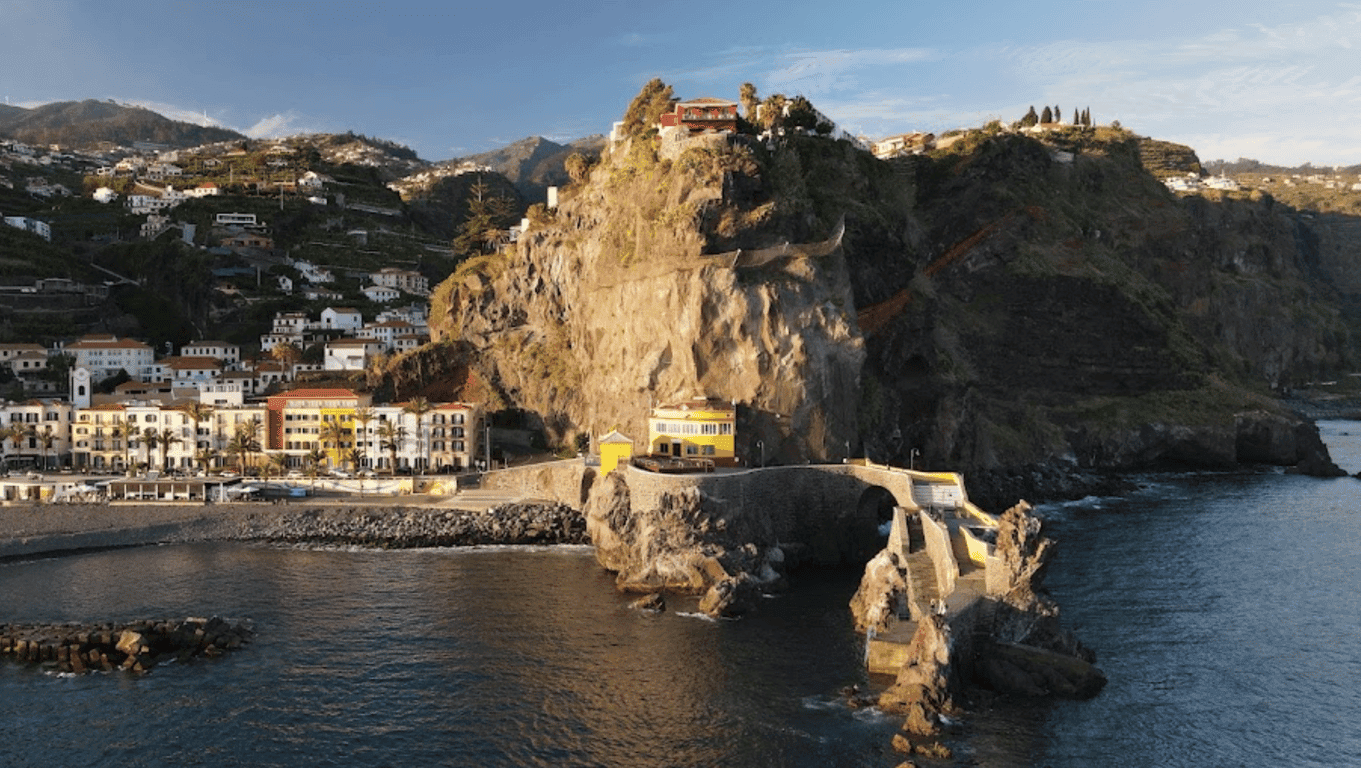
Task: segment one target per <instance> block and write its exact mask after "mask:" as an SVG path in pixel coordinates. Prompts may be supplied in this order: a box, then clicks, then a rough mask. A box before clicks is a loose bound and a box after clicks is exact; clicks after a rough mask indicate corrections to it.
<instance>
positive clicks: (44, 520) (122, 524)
mask: <svg viewBox="0 0 1361 768" xmlns="http://www.w3.org/2000/svg"><path fill="white" fill-rule="evenodd" d="M0 530H3V531H6V532H7V534H8V535H7V536H6V537H5V538H3V539H0V559H18V558H28V557H35V556H39V555H50V554H54V553H62V552H79V551H91V550H99V549H113V548H121V547H137V546H146V545H149V544H165V543H182V542H195V541H255V542H272V543H278V544H316V545H322V546H326V545H335V546H359V547H375V548H382V549H407V548H413V547H456V546H481V545H496V544H524V545H532V544H539V545H549V544H587V543H589V539H588V538H587V536H586V522H585V518H584V516H583V515H582V514H581V513H580V512H578V511H576V510H575V509H573V508H571V507H569V506H566V505H564V504H558V503H555V502H516V503H507V504H502V505H500V506H496V507H492V508H490V509H487V510H478V511H470V510H462V509H455V508H451V507H425V506H414V505H390V506H376V505H348V504H340V505H332V504H316V505H306V506H302V505H297V506H276V505H262V504H212V505H208V506H204V505H160V504H147V505H126V506H124V505H119V506H108V505H102V504H81V505H44V506H35V507H3V508H0Z"/></svg>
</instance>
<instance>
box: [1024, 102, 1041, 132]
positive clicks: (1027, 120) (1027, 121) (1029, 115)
mask: <svg viewBox="0 0 1361 768" xmlns="http://www.w3.org/2000/svg"><path fill="white" fill-rule="evenodd" d="M1038 122H1040V116H1039V115H1038V114H1036V113H1035V108H1034V107H1031V108H1030V111H1029V112H1026V113H1025V117H1023V118H1021V127H1022V128H1029V127H1030V126H1032V125H1035V124H1036V123H1038Z"/></svg>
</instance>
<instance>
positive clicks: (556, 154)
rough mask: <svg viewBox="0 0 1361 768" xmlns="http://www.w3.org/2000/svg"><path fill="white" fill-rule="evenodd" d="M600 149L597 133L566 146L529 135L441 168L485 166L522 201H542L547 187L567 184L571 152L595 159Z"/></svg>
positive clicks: (602, 139)
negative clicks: (499, 176) (515, 190)
mask: <svg viewBox="0 0 1361 768" xmlns="http://www.w3.org/2000/svg"><path fill="white" fill-rule="evenodd" d="M604 148H605V137H604V136H601V135H598V134H597V135H594V136H587V137H586V138H584V139H577V140H575V141H572V142H570V143H568V144H558V143H557V142H554V141H549V140H548V139H545V138H543V137H542V136H531V137H529V138H527V139H521V140H519V141H517V142H515V143H514V144H508V145H506V146H504V147H501V148H500V149H494V150H492V151H490V152H483V153H481V154H477V155H468V156H466V157H459V158H455V159H453V160H448V161H445V162H444V163H443V164H442V165H446V166H458V165H462V164H464V163H471V164H473V165H485V166H488V167H490V168H491V169H492V170H493V171H496V172H497V173H499V174H501V175H502V176H505V177H506V178H507V179H510V181H511V183H512V184H514V185H515V188H516V189H517V190H519V192H520V195H521V196H522V197H524V198H525V200H527V201H529V202H543V201H544V199H545V197H546V190H547V189H548V187H550V186H554V185H559V186H560V185H563V184H566V183H567V181H568V176H567V170H566V168H565V163H566V161H567V158H568V157H569V156H570V155H571V154H572V153H573V152H580V153H582V154H584V155H590V156H599V154H600V153H601V151H602V150H603V149H604Z"/></svg>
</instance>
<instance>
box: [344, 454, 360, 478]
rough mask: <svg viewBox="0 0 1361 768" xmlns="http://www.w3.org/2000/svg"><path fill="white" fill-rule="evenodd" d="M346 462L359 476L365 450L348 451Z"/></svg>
mask: <svg viewBox="0 0 1361 768" xmlns="http://www.w3.org/2000/svg"><path fill="white" fill-rule="evenodd" d="M345 461H346V462H348V463H349V465H350V468H351V469H353V470H354V471H355V473H356V474H358V473H359V465H360V463H361V462H363V461H364V449H363V448H351V449H350V450H348V451H346V452H345Z"/></svg>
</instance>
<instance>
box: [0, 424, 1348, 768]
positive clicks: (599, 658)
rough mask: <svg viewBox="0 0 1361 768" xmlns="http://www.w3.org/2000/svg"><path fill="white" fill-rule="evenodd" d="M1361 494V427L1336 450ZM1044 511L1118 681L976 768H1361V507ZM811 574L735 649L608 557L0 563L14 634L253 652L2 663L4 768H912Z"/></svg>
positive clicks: (1174, 486) (1225, 495)
mask: <svg viewBox="0 0 1361 768" xmlns="http://www.w3.org/2000/svg"><path fill="white" fill-rule="evenodd" d="M1320 427H1321V429H1322V432H1323V434H1324V438H1325V440H1326V441H1327V443H1328V445H1329V448H1330V450H1331V451H1332V454H1333V458H1334V460H1335V461H1337V463H1338V464H1339V465H1341V466H1342V467H1343V468H1344V469H1347V470H1348V471H1350V472H1353V473H1354V472H1357V471H1358V470H1361V423H1358V422H1342V421H1331V422H1322V423H1321V424H1320ZM1137 480H1138V482H1139V489H1138V490H1137V491H1134V492H1131V493H1129V494H1128V495H1126V496H1122V497H1120V498H1089V499H1084V500H1081V501H1078V502H1071V503H1066V504H1052V505H1044V506H1041V507H1039V508H1038V509H1039V511H1040V513H1041V514H1042V515H1043V516H1044V517H1045V519H1046V521H1047V526H1048V528H1047V531H1048V533H1049V535H1050V536H1052V537H1053V538H1055V539H1056V540H1057V541H1058V548H1057V554H1056V556H1055V559H1054V561H1053V563H1052V566H1051V568H1050V571H1049V575H1048V581H1047V585H1048V587H1049V590H1050V592H1051V594H1052V596H1053V597H1054V598H1055V599H1056V600H1057V601H1058V603H1059V604H1060V605H1061V606H1062V616H1063V620H1064V622H1065V624H1066V625H1067V626H1070V627H1072V628H1074V629H1076V631H1077V632H1078V634H1079V635H1080V637H1081V638H1082V639H1083V641H1084V642H1085V643H1086V644H1087V645H1089V646H1090V647H1092V648H1093V649H1094V650H1095V651H1096V653H1097V656H1098V664H1099V665H1100V666H1101V667H1102V669H1103V670H1105V672H1106V674H1107V676H1108V677H1109V679H1110V682H1109V684H1108V685H1107V686H1106V688H1105V690H1103V691H1102V692H1101V693H1100V694H1099V695H1098V696H1096V697H1095V698H1093V699H1091V700H1089V701H1080V702H1077V701H1074V702H1037V701H1023V700H1011V699H981V700H979V701H978V702H976V706H975V708H974V709H973V710H972V711H970V712H969V713H967V714H966V715H965V716H964V717H963V718H961V721H960V722H959V723H958V724H957V726H956V727H955V728H953V729H952V730H951V732H949V733H948V734H946V736H945V742H946V744H947V745H949V746H950V747H951V748H952V750H953V751H954V758H953V759H952V760H951V761H948V762H946V763H932V762H931V761H928V760H925V759H923V758H917V762H918V763H919V764H921V765H933V764H959V765H978V766H1031V765H1034V766H1054V767H1059V766H1064V767H1067V766H1073V767H1076V766H1108V765H1109V766H1129V765H1137V766H1197V768H1200V767H1203V766H1242V765H1290V766H1343V765H1361V568H1358V565H1357V562H1358V559H1357V552H1358V545H1359V544H1361V480H1357V479H1355V478H1350V477H1348V478H1338V479H1335V480H1321V479H1317V478H1309V477H1299V476H1294V475H1287V474H1283V473H1281V472H1280V471H1277V470H1270V469H1261V470H1258V471H1242V472H1229V473H1196V474H1166V475H1148V476H1143V477H1140V478H1137ZM857 581H858V574H856V573H854V572H850V571H818V570H813V571H801V572H798V573H796V574H795V577H794V579H793V583H792V587H793V588H792V589H791V590H790V591H789V592H788V593H786V594H784V595H781V596H779V597H774V598H770V599H767V600H765V601H763V602H762V604H761V605H760V606H759V609H758V610H757V611H755V612H754V613H752V614H750V615H749V616H747V617H746V618H743V619H741V620H737V621H711V620H709V619H706V618H704V617H702V616H701V615H700V614H699V613H698V612H697V611H696V610H695V605H694V602H693V600H686V599H683V598H672V599H671V600H670V602H669V605H668V609H667V610H666V611H665V612H662V613H644V612H640V611H637V610H634V609H631V608H629V606H628V603H629V598H628V597H627V596H623V595H619V594H617V593H616V592H615V590H614V587H613V580H612V578H611V576H610V575H609V574H608V573H606V572H604V571H603V570H602V569H601V568H600V567H599V566H598V565H597V564H596V563H595V561H594V559H593V557H592V554H591V551H590V549H589V548H587V547H556V548H480V549H426V550H407V551H369V550H359V549H306V548H279V547H270V546H256V545H242V544H224V543H217V544H189V545H167V546H157V547H142V548H134V549H121V550H112V551H102V552H88V553H82V554H75V555H68V556H62V557H53V558H41V559H35V560H27V561H11V562H8V563H4V564H0V621H9V622H58V621H97V620H123V619H138V618H161V617H164V618H174V617H186V616H212V615H220V616H223V617H227V618H230V619H233V620H248V621H250V622H251V623H252V624H253V626H254V628H255V630H256V632H257V635H256V639H255V642H253V643H252V644H251V645H249V646H247V647H246V648H245V649H244V650H241V651H239V652H236V653H233V654H229V655H228V656H226V657H223V658H221V659H216V660H196V661H192V662H189V663H185V664H169V665H163V666H161V667H158V668H156V669H155V670H154V671H153V672H151V673H150V674H147V675H140V676H139V675H132V674H127V673H121V672H119V673H111V674H106V673H96V674H90V675H85V676H62V675H58V674H54V673H50V672H44V671H42V670H41V669H39V668H36V667H27V666H20V665H17V664H14V663H9V662H0V728H2V729H3V736H0V766H120V767H122V766H158V767H159V766H166V765H175V766H189V765H204V766H228V765H249V766H552V767H553V768H567V767H570V766H648V767H649V768H653V767H655V766H894V765H897V764H898V763H899V762H901V760H902V757H901V756H899V755H896V754H895V753H893V752H892V750H891V747H890V740H891V738H892V735H893V733H894V732H895V731H896V729H897V727H898V725H899V724H900V721H899V719H898V718H896V717H892V716H889V715H886V714H884V713H881V712H879V711H878V710H877V709H874V708H853V707H851V706H848V705H847V704H846V702H845V697H844V696H843V694H842V690H843V689H844V688H845V687H847V686H852V685H860V686H862V687H871V686H873V685H874V684H876V682H882V681H876V680H871V679H869V678H867V676H866V675H865V673H864V645H863V641H862V640H861V639H860V638H859V637H858V636H856V634H855V633H854V632H853V630H852V627H851V625H850V617H849V613H848V609H847V607H846V606H847V602H848V601H849V599H850V596H851V594H852V593H853V592H854V590H855V587H856V584H857Z"/></svg>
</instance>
